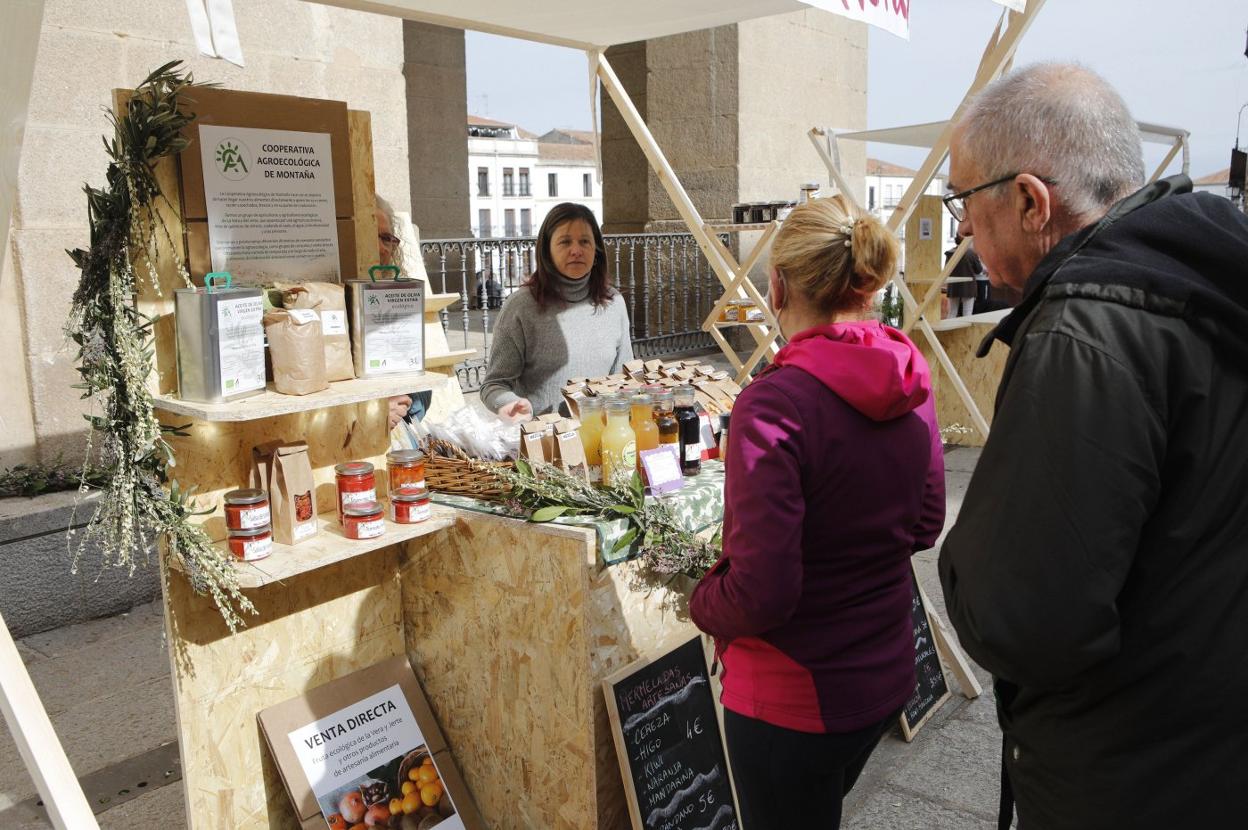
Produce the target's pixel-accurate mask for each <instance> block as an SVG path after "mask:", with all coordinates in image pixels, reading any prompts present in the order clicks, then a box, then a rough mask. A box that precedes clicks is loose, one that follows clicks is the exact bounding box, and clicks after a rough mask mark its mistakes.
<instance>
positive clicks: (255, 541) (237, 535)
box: [227, 525, 273, 562]
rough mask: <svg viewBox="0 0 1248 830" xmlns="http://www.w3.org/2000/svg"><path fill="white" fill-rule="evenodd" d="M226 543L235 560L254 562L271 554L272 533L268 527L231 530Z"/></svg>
mask: <svg viewBox="0 0 1248 830" xmlns="http://www.w3.org/2000/svg"><path fill="white" fill-rule="evenodd" d="M227 543H228V544H229V546H230V553H232V554H234V558H235V559H241V560H242V561H244V562H255V561H256V560H257V559H263V558H265V557H266V556H268V555H269V554H270V553H272V552H273V532H272V529H271V528H270V526H269V525H265V526H264V527H250V528H247V529H245V530H231V531H230V533H229V536H228V537H227Z"/></svg>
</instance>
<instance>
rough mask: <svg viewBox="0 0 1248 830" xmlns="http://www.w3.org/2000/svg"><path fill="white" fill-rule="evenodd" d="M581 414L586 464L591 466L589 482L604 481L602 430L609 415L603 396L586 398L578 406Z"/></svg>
mask: <svg viewBox="0 0 1248 830" xmlns="http://www.w3.org/2000/svg"><path fill="white" fill-rule="evenodd" d="M578 408H579V410H580V416H581V444H582V445H583V446H584V447H585V464H586V466H588V467H589V483H590V484H594V485H597V484H601V483H602V431H603V430H604V429H606V427H607V415H606V411H605V410H604V409H603V401H602V398H585V399H584V400H582V401H581V402H580V404H579V406H578Z"/></svg>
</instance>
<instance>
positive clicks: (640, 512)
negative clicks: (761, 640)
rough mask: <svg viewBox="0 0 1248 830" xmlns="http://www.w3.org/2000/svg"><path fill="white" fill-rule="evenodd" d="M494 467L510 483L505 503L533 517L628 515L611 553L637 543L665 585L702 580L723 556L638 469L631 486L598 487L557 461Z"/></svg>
mask: <svg viewBox="0 0 1248 830" xmlns="http://www.w3.org/2000/svg"><path fill="white" fill-rule="evenodd" d="M490 469H491V472H492V473H493V474H494V475H496V476H498V477H499V478H501V479H502V480H503V481H504V482H506V483H507V484H508V485H509V486H510V487H511V494H510V496H509V498H508V500H507V502H505V504H506V505H507V506H509V507H510V508H511V509H512V511H513V512H515V513H517V514H520V515H527V516H528V518H529V520H530V521H533V522H549V521H552V520H554V519H557V518H559V517H560V516H599V517H602V518H605V519H626V520H627V521H628V522H629V525H630V527H629V529H628V530H627V531H626V532H625V533H624V535H623V536H622V537H621V538H620V540H619V541H618V542H617V543H616V545H615V548H614V550H613V551H612V553H618V552H619V551H621V550H624V549H626V548H628V547H630V546H632V545H634V544H635V545H637V548H638V549H637V558H638V560H640V562H641V565H642V568H643V572H644V573H645V575H646V576H647V581H649V582H650V583H651V584H652V585H655V584H664V585H666V584H668V583H670V582H671V581H672V580H673V579H675V578H676V577H678V576H682V575H683V576H686V577H690V578H691V579H694V580H697V579H700V578H701V577H702V575H703V574H705V573H706V572H707V570H709V569H710V567H711V566H712V565H714V564H715V561H716V560H717V559H718V558H719V546H718V544H716V543H714V542H706V541H703V540H702V539H699V538H698V537H697V536H695V535H694V534H692V533H690V532H689V531H687V530H685V529H684V528H682V527H681V526H680V524H679V523H678V522H677V521H676V517H675V516H674V515H673V514H672V511H671V509H670V508H669V507H668V506H667V505H666V504H664V503H663V502H662V501H660V500H658V499H647V498H646V497H645V488H644V487H643V486H642V482H641V477H640V476H639V475H637V474H636V473H634V474H633V477H632V479H631V481H629V482H628V483H627V484H625V483H623V482H617V483H615V484H613V485H612V486H609V487H603V488H596V487H593V486H591V485H590V484H589V483H588V482H586V481H585V480H584V479H580V478H577V477H575V476H570V475H568V474H567V473H565V472H564V471H563V470H560V469H559V468H557V467H554V466H552V465H549V464H539V465H537V467H536V468H535V467H534V466H532V465H530V464H529V463H528V462H526V461H524V460H523V459H521V460H518V461H517V462H516V469H515V470H502V469H498V468H490Z"/></svg>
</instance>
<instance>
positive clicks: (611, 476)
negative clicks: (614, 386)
mask: <svg viewBox="0 0 1248 830" xmlns="http://www.w3.org/2000/svg"><path fill="white" fill-rule="evenodd" d="M606 409H607V427H606V429H604V430H603V431H602V482H603V484H604V485H621V484H627V483H628V481H629V479H630V478H631V476H632V474H633V471H634V470H635V469H636V468H637V433H635V432H633V428H632V427H631V426H630V425H629V423H628V416H629V414H630V410H631V407H630V405H629V402H628V399H627V398H616V399H613V400H609V401H607V406H606Z"/></svg>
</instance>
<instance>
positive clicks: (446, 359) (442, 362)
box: [425, 349, 481, 369]
mask: <svg viewBox="0 0 1248 830" xmlns="http://www.w3.org/2000/svg"><path fill="white" fill-rule="evenodd" d="M479 354H481V351H480V350H479V349H459V350H458V351H453V352H446V353H445V354H433V355H425V368H426V369H437V368H440V367H442V366H454V365H455V364H456V363H463V362H464V361H465V360H471V359H473V358H474V357H476V356H477V355H479Z"/></svg>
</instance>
